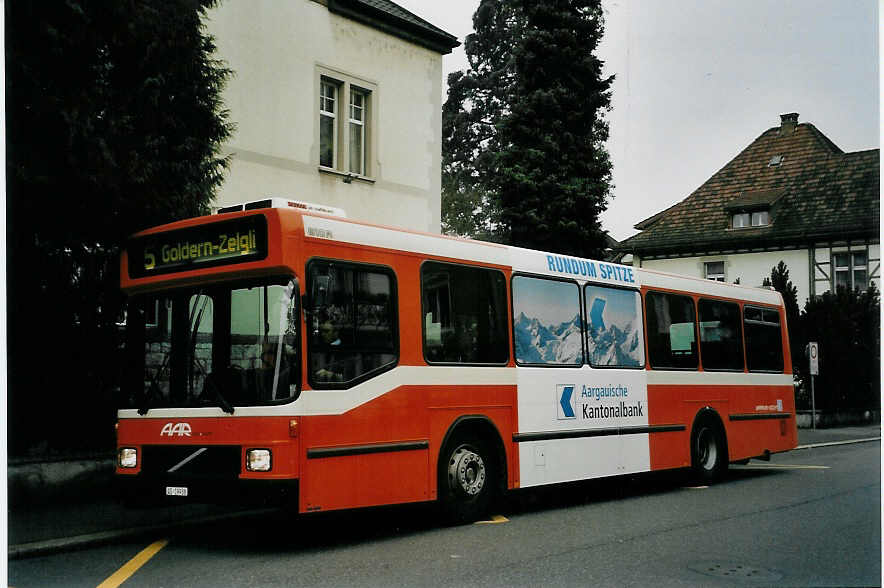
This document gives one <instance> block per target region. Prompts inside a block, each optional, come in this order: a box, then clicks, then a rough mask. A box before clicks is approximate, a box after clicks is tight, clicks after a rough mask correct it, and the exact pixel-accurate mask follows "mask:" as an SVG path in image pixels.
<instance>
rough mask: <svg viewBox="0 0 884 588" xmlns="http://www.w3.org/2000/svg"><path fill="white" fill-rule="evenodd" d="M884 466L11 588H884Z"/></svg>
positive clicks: (765, 469) (372, 513)
mask: <svg viewBox="0 0 884 588" xmlns="http://www.w3.org/2000/svg"><path fill="white" fill-rule="evenodd" d="M880 464H881V451H880V443H877V442H870V443H859V444H854V445H844V446H836V447H824V448H816V449H809V450H802V451H794V452H791V453H788V454H784V455H778V456H775V457H774V461H772V462H771V463H770V464H768V463H765V462H755V461H753V462H751V463H750V464H749V465H747V466H732V469H731V472H730V475H729V477H728V479H727V480H726V481H725V482H723V483H720V484H717V485H714V486H711V487H708V488H706V487H691V486H689V485H686V480H685V479H684V477H683V476H681V475H678V474H675V473H665V474H662V475H660V474H651V475H641V476H630V477H623V478H616V479H608V480H602V481H593V482H587V483H580V484H573V485H568V486H565V487H558V488H555V489H543V490H534V491H527V490H525V491H520V492H518V493H515V494H514V495H513V496H511V497H510V499H509V500H508V501H507V502H506V503H505V504H503V505H501V508H500V509H499V515H498V516H497V517H495V520H494V522H488V523H485V524H475V525H466V526H461V527H441V526H439V525H438V524H437V523H436V521H435V520H434V518H433V516H432V513H431V511H430V510H429V509H428V508H426V507H423V506H418V507H396V508H385V509H374V510H369V511H357V512H349V513H325V514H320V515H311V516H305V517H296V516H289V515H286V514H285V513H274V514H272V515H262V516H253V517H250V518H244V519H239V520H235V521H230V520H228V521H224V522H216V523H212V524H206V525H203V526H199V527H194V528H189V529H187V530H186V531H180V532H178V534H176V535H174V536H158V537H156V538H152V539H147V540H143V541H140V542H121V543H119V544H117V545H113V546H105V547H99V548H94V549H90V550H85V551H78V552H72V553H64V554H58V555H53V556H46V557H36V558H30V559H21V560H12V561H9V562H8V565H9V568H8V575H9V585H10V586H15V587H16V588H22V587H27V586H53V585H56V586H96V585H99V584H100V583H102V582H105V581H108V584H106V585H109V586H112V585H118V584H119V582H120V581H125V585H126V586H335V587H337V586H384V587H385V588H390V587H392V586H439V585H446V586H577V585H580V586H587V585H600V586H649V585H653V586H655V587H659V586H668V585H678V586H684V585H696V586H718V585H721V586H739V585H747V586H753V585H763V586H769V585H779V586H812V585H825V586H833V585H838V586H846V585H863V586H867V585H880V583H881V482H880V480H881V471H880ZM142 550H146V551H142ZM133 558H134V559H133ZM127 562H128V563H127ZM127 574H131V575H128V576H127ZM127 578H128V579H127Z"/></svg>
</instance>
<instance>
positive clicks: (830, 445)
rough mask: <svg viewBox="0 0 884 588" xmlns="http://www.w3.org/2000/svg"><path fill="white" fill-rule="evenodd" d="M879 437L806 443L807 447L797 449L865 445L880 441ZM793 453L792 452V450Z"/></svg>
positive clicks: (801, 446)
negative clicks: (854, 444) (853, 444)
mask: <svg viewBox="0 0 884 588" xmlns="http://www.w3.org/2000/svg"><path fill="white" fill-rule="evenodd" d="M880 440H881V437H866V438H865V439H849V440H847V441H829V442H826V443H808V444H807V445H799V446H798V447H796V448H795V450H797V449H815V448H817V447H833V446H835V445H850V444H851V443H867V442H869V441H880ZM793 451H794V450H793Z"/></svg>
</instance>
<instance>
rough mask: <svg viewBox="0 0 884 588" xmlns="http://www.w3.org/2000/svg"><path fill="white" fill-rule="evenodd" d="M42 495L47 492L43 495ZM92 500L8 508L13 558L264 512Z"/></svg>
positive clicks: (840, 438) (869, 434)
mask: <svg viewBox="0 0 884 588" xmlns="http://www.w3.org/2000/svg"><path fill="white" fill-rule="evenodd" d="M876 438H877V439H880V438H881V427H880V425H877V424H875V425H868V426H856V427H842V428H836V429H817V430H812V429H799V430H798V449H799V450H802V449H808V448H810V447H812V446H815V445H818V444H826V443H841V442H858V441H862V440H868V439H876ZM774 459H776V458H774ZM74 469H75V470H76V471H77V472H79V473H80V476H79V477H78V479H77V481H76V484H75V485H74V486H75V487H70V488H67V489H65V488H60V489H56V490H55V491H54V492H52V493H51V494H50V495H52V494H54V495H55V496H58V495H59V494H61V493H64V492H69V493H78V494H80V495H81V496H82V495H83V492H84V488H83V487H82V485H83V482H82V469H83V466H82V465H81V464H79V465H75V466H74ZM105 469H106V468H105V467H104V466H103V464H99V467H97V468H96V472H102V471H103V470H105ZM57 476H58V474H57V473H56V474H55V475H54V476H53V479H55V480H57V479H59V478H58V477H57ZM96 477H97V478H99V479H101V478H102V477H103V476H102V475H100V474H99V475H97V476H96ZM43 481H44V482H48V481H50V480H43ZM101 485H102V484H98V486H101ZM43 492H44V493H46V492H49V491H48V490H46V489H44V490H43ZM93 496H94V498H93V500H91V501H88V502H85V503H83V502H76V503H74V502H71V501H68V502H67V503H63V502H59V501H57V500H56V501H52V500H51V501H43V502H35V503H32V504H29V505H28V504H24V505H21V506H16V507H14V508H10V509H9V510H8V511H7V516H8V519H7V529H8V534H9V535H8V538H9V558H10V559H15V558H19V557H29V556H34V555H42V554H47V553H55V552H60V551H70V550H73V549H81V548H83V547H86V546H89V545H97V544H106V543H110V542H113V541H116V540H120V539H123V538H127V537H135V536H140V535H145V534H150V533H159V532H163V531H165V532H168V531H169V530H171V529H172V528H174V527H176V526H181V525H186V524H188V523H190V524H193V523H195V522H198V521H203V520H206V519H219V518H231V517H238V516H244V515H247V514H252V513H255V512H260V511H256V510H249V511H245V510H239V511H237V510H235V509H234V508H232V507H225V506H210V505H200V504H188V505H181V506H171V507H157V508H148V509H130V508H126V507H124V506H122V505H121V504H119V503H118V502H116V501H115V500H114V499H112V498H111V497H110V496H109V495H108V493H106V492H101V491H99V492H97V493H94V494H93Z"/></svg>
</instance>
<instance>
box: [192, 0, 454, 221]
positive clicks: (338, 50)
mask: <svg viewBox="0 0 884 588" xmlns="http://www.w3.org/2000/svg"><path fill="white" fill-rule="evenodd" d="M206 24H207V29H208V32H209V33H210V34H212V35H213V36H214V37H215V42H216V45H217V47H218V52H217V55H218V57H219V58H220V59H222V60H224V61H226V62H227V65H228V67H230V68H231V69H233V70H234V72H235V74H234V76H233V78H232V79H231V80H230V81H229V82H228V86H227V89H226V91H225V94H224V98H225V107H226V108H228V109H229V110H230V113H231V120H232V121H233V122H235V123H236V125H237V130H236V132H235V133H234V136H233V138H232V139H231V140H230V141H229V143H228V147H227V148H228V150H229V152H230V153H233V155H234V157H233V164H232V167H231V169H230V171H229V172H228V175H227V181H226V182H225V184H224V186H223V187H222V189H221V190H220V191H219V195H218V199H217V200H216V203H215V204H216V205H218V206H221V205H224V204H231V203H235V202H243V201H246V200H253V199H256V198H261V197H264V196H268V195H276V196H289V197H293V198H297V199H301V200H307V201H311V202H319V203H323V204H328V205H331V206H336V207H340V208H344V209H345V210H346V211H347V213H348V216H349V217H350V218H354V219H360V220H366V221H369V222H378V223H384V224H392V225H396V226H401V227H406V228H411V229H418V230H425V231H431V232H439V230H440V215H441V199H440V193H441V141H442V139H441V137H442V56H441V55H440V54H439V53H436V52H434V51H431V50H428V49H424V48H421V47H419V46H417V45H414V44H412V43H409V42H406V41H403V40H400V39H398V38H396V37H393V36H391V35H388V34H385V33H382V32H380V31H378V30H376V29H373V28H370V27H367V26H364V25H361V24H359V23H356V22H354V21H351V20H349V19H346V18H343V17H340V16H336V15H334V14H331V13H329V11H328V9H327V8H326V7H325V6H323V5H321V4H319V3H317V2H313V1H311V0H284V1H281V0H227V1H226V2H223V3H221V4H220V5H219V6H218V7H217V8H216V9H214V10H213V11H212V12H211V13H210V15H209V19H208V22H207V23H206ZM319 67H322V68H326V69H332V70H336V71H339V72H342V73H344V74H347V75H349V76H352V77H355V78H359V79H361V80H363V81H366V82H369V83H371V84H372V85H373V89H374V92H373V93H372V97H371V101H372V102H371V108H372V109H374V120H373V122H374V127H375V128H373V129H371V132H372V133H374V136H373V140H372V144H373V147H374V149H373V150H372V152H371V155H372V161H371V162H370V164H369V167H370V169H371V177H372V179H373V180H374V181H373V182H368V181H363V180H359V179H356V180H353V182H352V183H349V184H347V183H344V181H343V177H342V176H340V175H335V174H329V173H326V172H320V171H319V170H318V167H319V165H318V164H319V145H318V137H319V134H318V124H319V122H318V121H319V115H318V103H319V99H318V93H319V88H318V80H319V76H318V74H317V68H319Z"/></svg>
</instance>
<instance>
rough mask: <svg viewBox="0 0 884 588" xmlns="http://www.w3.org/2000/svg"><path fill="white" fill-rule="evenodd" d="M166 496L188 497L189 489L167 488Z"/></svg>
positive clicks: (179, 487) (182, 487)
mask: <svg viewBox="0 0 884 588" xmlns="http://www.w3.org/2000/svg"><path fill="white" fill-rule="evenodd" d="M166 496H187V487H186V486H166Z"/></svg>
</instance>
